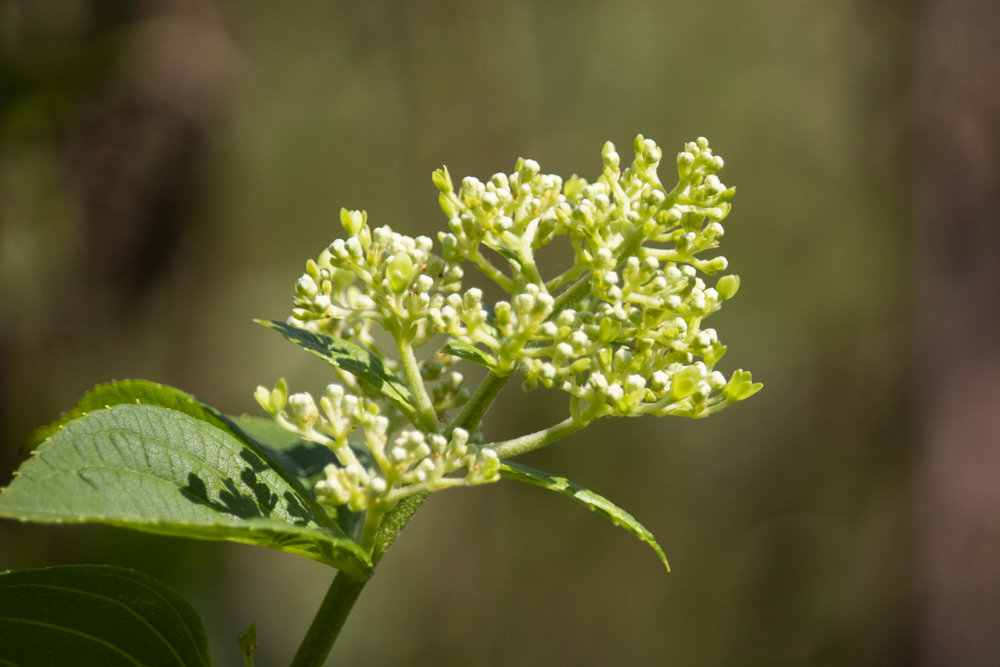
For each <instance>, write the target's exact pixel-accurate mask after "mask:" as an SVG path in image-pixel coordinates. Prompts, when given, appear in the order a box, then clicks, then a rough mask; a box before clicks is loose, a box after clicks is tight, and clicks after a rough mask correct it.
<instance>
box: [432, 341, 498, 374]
mask: <svg viewBox="0 0 1000 667" xmlns="http://www.w3.org/2000/svg"><path fill="white" fill-rule="evenodd" d="M441 351H442V352H445V353H447V354H452V355H454V356H456V357H459V358H461V359H465V360H466V361H471V362H472V363H474V364H480V365H482V366H486V367H487V368H494V367H496V365H497V361H496V359H494V358H493V355H491V354H487V353H486V352H483V351H482V350H480V349H479V348H478V347H476V346H475V345H469V344H468V343H462V342H459V341H452V342H450V343H448V344H447V345H445V346H444V347H443V348H441Z"/></svg>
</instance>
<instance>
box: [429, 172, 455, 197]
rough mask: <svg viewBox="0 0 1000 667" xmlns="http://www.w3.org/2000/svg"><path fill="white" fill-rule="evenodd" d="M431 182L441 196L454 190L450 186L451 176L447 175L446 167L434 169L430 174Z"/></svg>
mask: <svg viewBox="0 0 1000 667" xmlns="http://www.w3.org/2000/svg"><path fill="white" fill-rule="evenodd" d="M431 180H433V181H434V186H435V187H436V188H437V189H438V190H440V191H441V194H445V193H448V192H451V191H452V190H453V189H454V188H453V186H452V184H451V174H449V173H448V167H441V168H440V169H435V170H434V173H433V174H431Z"/></svg>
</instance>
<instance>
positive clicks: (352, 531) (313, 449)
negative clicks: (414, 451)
mask: <svg viewBox="0 0 1000 667" xmlns="http://www.w3.org/2000/svg"><path fill="white" fill-rule="evenodd" d="M230 419H232V420H233V421H234V422H236V423H237V424H238V425H239V426H240V428H242V429H243V430H244V431H246V432H247V433H249V434H250V435H252V436H253V437H254V438H255V439H256V440H257V441H259V442H260V443H261V444H262V445H264V446H265V447H267V448H268V449H270V450H271V451H272V452H273V453H274V456H275V457H276V458H278V459H280V460H281V462H282V463H283V464H284V465H285V466H286V467H287V468H288V469H289V470H291V471H292V472H293V473H294V474H295V475H296V476H297V477H298V478H299V479H300V480H301V482H302V484H303V485H304V486H305V487H306V488H307V489H312V488H313V487H314V486H315V485H316V482H318V481H319V480H320V479H321V478H322V477H323V468H325V467H326V466H328V465H330V464H331V463H332V464H334V465H337V466H339V465H340V462H339V461H338V460H337V456H336V455H335V454H334V453H333V450H332V449H330V448H329V447H327V446H326V445H321V444H319V443H316V442H310V441H308V440H303V439H302V438H300V437H299V436H297V435H295V434H294V433H292V432H291V431H288V430H286V429H283V428H282V427H281V426H279V425H278V424H276V423H275V421H274V420H273V419H264V418H262V417H252V416H250V415H242V416H240V417H231V418H230ZM355 454H356V455H357V457H358V458H359V459H360V460H361V462H362V463H365V461H366V459H367V454H366V452H364V451H361V450H355ZM323 509H325V510H326V511H328V512H330V513H332V516H334V517H335V518H336V521H337V524H338V525H339V526H340V528H341V529H342V530H343V531H344V533H345V534H346V535H347V536H348V537H350V538H351V539H352V540H354V541H355V542H358V541H360V540H361V533H362V531H363V530H364V527H365V513H364V512H352V511H351V510H349V509H347V505H337V506H336V507H329V506H326V507H324V508H323Z"/></svg>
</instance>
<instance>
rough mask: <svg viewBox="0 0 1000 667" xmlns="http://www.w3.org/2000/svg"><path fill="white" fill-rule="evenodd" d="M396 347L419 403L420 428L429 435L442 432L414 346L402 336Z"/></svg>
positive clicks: (397, 340) (398, 339)
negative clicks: (421, 375) (414, 352)
mask: <svg viewBox="0 0 1000 667" xmlns="http://www.w3.org/2000/svg"><path fill="white" fill-rule="evenodd" d="M396 346H397V347H398V348H399V356H400V358H401V359H402V361H403V368H404V369H406V379H407V380H408V381H409V384H410V391H412V392H413V398H414V400H415V401H416V402H417V405H416V408H417V417H418V418H419V419H420V427H421V428H423V429H424V430H425V431H427V432H429V433H437V432H439V431H440V430H441V423H440V422H439V421H438V418H437V412H436V411H435V410H434V404H433V403H432V402H431V398H430V396H428V395H427V387H426V386H424V379H423V378H422V377H420V366H419V365H418V364H417V357H416V356H415V355H414V354H413V346H412V345H410V341H408V340H406V339H405V338H403V337H402V336H399V337H398V338H397V339H396Z"/></svg>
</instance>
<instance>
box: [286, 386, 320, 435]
mask: <svg viewBox="0 0 1000 667" xmlns="http://www.w3.org/2000/svg"><path fill="white" fill-rule="evenodd" d="M288 411H289V412H290V413H291V416H292V419H293V420H294V421H295V424H296V425H297V426H298V427H299V428H300V429H302V430H303V431H309V430H311V429H312V427H313V425H314V424H315V423H316V420H317V419H319V410H318V409H317V408H316V403H315V402H314V401H313V397H312V396H311V395H310V394H306V393H301V394H292V395H291V396H289V397H288Z"/></svg>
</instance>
